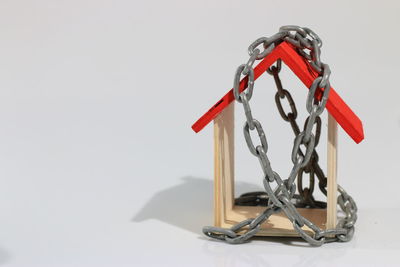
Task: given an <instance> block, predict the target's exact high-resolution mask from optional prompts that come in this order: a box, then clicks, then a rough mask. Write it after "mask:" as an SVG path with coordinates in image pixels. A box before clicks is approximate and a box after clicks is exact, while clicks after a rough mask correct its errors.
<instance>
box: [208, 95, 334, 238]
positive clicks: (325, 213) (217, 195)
mask: <svg viewBox="0 0 400 267" xmlns="http://www.w3.org/2000/svg"><path fill="white" fill-rule="evenodd" d="M328 116H329V117H328V148H327V150H328V183H327V192H328V197H327V198H328V199H327V209H298V211H299V212H300V214H301V215H302V216H304V217H306V218H307V219H309V220H310V221H312V222H313V223H314V224H316V225H317V226H318V227H320V228H322V229H333V228H335V226H336V217H337V215H336V198H337V183H336V173H337V160H336V158H337V122H336V120H335V119H334V118H333V117H331V116H330V115H328ZM234 155H235V154H234V102H233V103H231V104H230V105H229V106H228V107H227V108H225V109H224V110H223V111H222V112H221V113H220V114H219V115H218V116H217V117H216V118H215V119H214V164H215V166H214V176H215V177H214V224H215V226H218V227H231V226H233V225H234V224H236V223H238V222H240V221H242V220H245V219H248V218H254V217H256V216H257V215H258V214H260V213H261V212H262V211H263V210H264V209H265V208H264V207H249V206H235V205H234V195H235V194H234V172H235V170H234ZM303 229H304V230H306V231H311V230H310V229H309V228H308V227H307V226H304V227H303ZM257 235H260V236H298V234H297V232H296V231H295V230H294V229H293V226H292V224H291V222H290V221H289V220H288V219H287V218H286V216H285V214H284V213H282V212H281V213H278V214H274V215H272V216H271V217H270V218H269V219H268V220H267V221H266V222H265V223H263V224H262V226H261V230H260V231H259V232H258V233H257Z"/></svg>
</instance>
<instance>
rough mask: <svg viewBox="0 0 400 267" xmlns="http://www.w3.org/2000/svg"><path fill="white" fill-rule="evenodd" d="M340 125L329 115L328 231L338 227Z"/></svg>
mask: <svg viewBox="0 0 400 267" xmlns="http://www.w3.org/2000/svg"><path fill="white" fill-rule="evenodd" d="M337 133H338V124H337V122H336V120H335V119H334V118H333V117H332V115H330V114H328V177H327V178H328V183H327V193H328V196H327V198H328V200H327V220H326V229H334V228H335V227H336V218H337V214H336V206H337V143H338V136H337Z"/></svg>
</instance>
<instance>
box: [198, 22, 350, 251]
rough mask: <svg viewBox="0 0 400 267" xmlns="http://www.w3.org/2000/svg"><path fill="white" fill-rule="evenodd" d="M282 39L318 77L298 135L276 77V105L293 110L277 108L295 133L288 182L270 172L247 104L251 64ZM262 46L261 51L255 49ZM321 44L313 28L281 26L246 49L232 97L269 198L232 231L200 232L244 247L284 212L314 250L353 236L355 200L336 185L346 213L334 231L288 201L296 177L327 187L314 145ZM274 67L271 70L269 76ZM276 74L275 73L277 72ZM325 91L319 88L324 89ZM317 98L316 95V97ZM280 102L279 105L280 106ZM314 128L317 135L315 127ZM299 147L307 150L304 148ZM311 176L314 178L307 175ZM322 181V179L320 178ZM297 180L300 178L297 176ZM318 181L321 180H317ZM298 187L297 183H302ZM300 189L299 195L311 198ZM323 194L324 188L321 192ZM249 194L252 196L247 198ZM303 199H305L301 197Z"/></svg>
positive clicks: (324, 95) (324, 96)
mask: <svg viewBox="0 0 400 267" xmlns="http://www.w3.org/2000/svg"><path fill="white" fill-rule="evenodd" d="M283 41H286V42H288V43H290V44H292V45H293V46H294V47H295V48H296V50H297V52H298V53H299V54H300V55H301V56H302V57H303V58H304V59H305V60H306V61H307V62H308V63H309V64H310V66H311V67H312V68H313V69H314V71H316V72H317V73H318V74H319V75H318V77H316V78H315V80H314V81H313V83H312V85H311V87H310V90H309V92H308V96H307V101H306V109H307V111H308V113H309V116H308V118H307V120H306V121H305V126H304V129H303V131H300V129H299V127H298V125H297V123H296V121H295V119H296V117H297V110H296V108H295V105H294V101H293V99H292V97H291V96H290V94H289V93H288V91H287V90H285V89H283V87H282V84H281V83H280V79H277V78H276V77H275V75H274V78H275V82H276V83H277V87H278V92H277V96H276V99H277V98H279V99H278V100H277V105H279V104H278V101H280V99H282V98H286V99H287V100H288V102H289V105H290V107H291V112H289V113H288V114H285V112H284V111H283V108H282V105H280V106H278V110H279V112H280V114H281V116H282V117H283V118H284V119H285V120H287V121H289V122H290V124H291V126H292V128H293V131H294V132H295V134H296V137H295V139H294V145H293V149H292V155H291V158H292V162H293V167H292V169H291V171H290V174H289V176H288V178H287V179H285V180H282V179H281V177H280V176H279V174H278V173H276V172H275V171H273V169H272V167H271V163H270V161H269V158H268V156H267V151H268V142H267V138H266V136H265V133H264V130H263V128H262V126H261V123H260V122H259V121H258V120H256V119H255V118H254V117H253V115H252V112H251V108H250V104H249V101H250V100H251V97H252V94H253V88H254V69H253V64H254V63H255V61H256V60H261V59H263V58H264V57H266V56H267V55H268V54H269V53H270V52H271V51H272V50H273V49H274V48H275V46H277V45H278V44H279V43H281V42H283ZM260 46H262V47H263V49H262V50H260V49H259V48H258V47H260ZM321 46H322V41H321V39H320V38H319V37H318V35H317V34H315V33H314V32H313V31H312V30H310V29H309V28H305V27H299V26H284V27H281V28H280V29H279V32H278V33H277V34H275V35H273V36H271V37H269V38H266V37H261V38H259V39H257V40H256V41H254V42H253V43H252V44H251V45H250V46H249V49H248V52H249V55H250V59H249V60H248V61H247V63H246V64H243V65H240V66H239V67H238V69H237V70H236V73H235V78H234V83H233V84H234V85H233V93H234V97H235V99H236V101H238V102H239V103H242V104H243V108H244V111H245V116H246V121H245V124H244V126H243V133H244V137H245V140H246V144H247V146H248V148H249V150H250V152H251V153H252V154H253V155H254V156H256V157H257V158H258V160H259V162H260V165H261V168H262V170H263V174H264V179H263V183H264V188H265V191H266V194H267V196H268V198H267V199H266V201H265V202H266V203H265V204H267V207H266V209H265V210H264V211H263V212H262V213H261V214H260V215H258V216H257V217H256V218H251V219H247V220H244V221H242V222H240V223H238V224H236V225H234V226H233V227H231V228H229V229H226V228H221V227H214V226H206V227H204V228H203V233H204V234H205V235H207V236H209V237H212V238H215V239H219V240H225V241H226V242H228V243H232V244H238V243H243V242H245V241H247V240H248V239H250V238H251V237H252V236H254V235H255V234H256V233H257V232H258V231H259V230H260V227H261V224H262V223H263V222H265V221H266V220H267V219H268V218H269V217H270V216H271V215H272V214H275V213H279V212H283V213H284V214H285V215H286V216H287V218H288V219H289V220H290V221H291V223H292V225H293V228H294V229H295V230H296V231H297V233H298V234H299V235H300V236H301V237H302V238H303V239H304V240H306V241H307V242H308V243H310V244H311V245H314V246H320V245H322V244H323V243H325V242H332V241H349V240H350V239H351V238H352V236H353V234H354V224H355V222H356V220H357V206H356V204H355V202H354V200H353V199H352V198H351V197H350V196H349V195H348V194H347V193H346V191H344V190H343V188H342V187H340V186H338V192H339V197H338V204H339V206H340V208H341V209H342V210H343V212H344V213H345V215H346V216H345V217H344V218H342V219H341V220H339V223H338V225H337V227H336V228H335V229H330V230H322V229H320V228H319V227H318V226H316V225H315V224H313V223H312V222H310V221H309V220H308V219H306V218H304V217H303V216H302V215H300V213H299V212H298V211H297V209H296V207H295V205H294V204H293V202H292V199H296V198H297V197H296V196H295V192H296V185H295V179H296V177H297V176H298V175H299V173H300V172H303V171H304V172H310V177H311V175H312V176H314V175H317V177H318V178H319V180H320V184H319V187H320V188H321V190H322V188H323V189H325V187H326V180H325V181H323V180H324V178H325V175H324V174H323V171H322V169H321V168H320V166H319V164H318V154H317V153H316V152H315V147H316V145H317V144H318V141H319V133H320V127H321V126H320V125H321V123H320V118H319V116H320V115H321V114H322V112H323V111H324V110H325V106H326V103H327V100H328V97H329V91H330V83H329V77H330V69H329V66H328V65H327V64H325V63H323V62H322V61H321V59H320V53H321V51H320V48H321ZM275 68H276V69H275V70H280V68H281V62H280V61H278V63H277V66H276V67H275ZM272 71H273V68H272V69H270V70H269V72H270V73H271V72H272ZM278 72H279V71H278ZM242 75H244V76H247V89H246V90H244V91H243V92H240V91H239V83H240V80H241V79H240V78H241V76H242ZM322 89H323V90H322ZM317 96H318V97H317ZM279 103H280V102H279ZM315 127H316V131H315V133H316V134H315V135H314V131H313V130H314V128H315ZM254 130H256V132H257V134H258V137H259V141H260V143H259V144H258V145H255V144H254V142H253V140H252V138H251V135H250V131H254ZM302 146H303V147H304V148H305V151H303V150H302ZM311 172H312V174H311ZM320 177H324V178H320ZM300 180H301V178H300ZM321 180H322V181H323V182H321ZM300 183H301V182H300ZM304 191H306V190H303V195H305V194H310V193H312V192H310V191H311V184H310V188H308V191H309V192H308V193H305V192H304ZM325 193H326V190H325ZM249 196H251V195H249ZM303 197H304V196H303ZM305 225H306V226H307V227H308V228H309V229H311V231H312V232H313V234H312V235H309V234H307V232H306V231H304V230H303V229H302V227H303V226H305Z"/></svg>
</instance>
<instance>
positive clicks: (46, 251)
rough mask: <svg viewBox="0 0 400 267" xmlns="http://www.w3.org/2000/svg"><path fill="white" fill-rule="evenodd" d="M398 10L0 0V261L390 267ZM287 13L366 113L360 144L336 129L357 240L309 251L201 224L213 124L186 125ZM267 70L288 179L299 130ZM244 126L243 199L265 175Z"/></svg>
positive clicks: (260, 106) (398, 120)
mask: <svg viewBox="0 0 400 267" xmlns="http://www.w3.org/2000/svg"><path fill="white" fill-rule="evenodd" d="M399 9H400V5H399V3H398V1H376V2H372V1H351V2H350V1H330V2H325V1H297V2H295V3H290V2H289V1H281V2H279V1H252V2H250V1H238V0H235V1H227V0H221V1H211V0H207V1H183V0H179V1H178V0H172V1H120V0H118V1H111V0H104V1H94V0H91V1H90V0H80V1H77V0H72V1H50V0H48V1H45V0H40V1H7V0H5V1H1V2H0V33H1V34H0V216H1V217H0V218H1V219H0V265H4V266H153V265H154V266H192V265H193V266H230V267H231V266H345V265H349V266H367V265H369V266H396V265H399V259H398V257H399V253H400V231H399V226H398V222H399V219H400V216H399V213H400V205H399V204H400V193H399V185H400V182H399V171H400V167H399V163H400V160H399V150H400V107H399V104H398V99H399V97H400V93H399V91H400V88H399V85H398V84H399V82H398V77H399V73H400V72H399V71H400V68H399V64H398V62H399V59H400V58H399V50H398V44H399V41H400V39H399V35H398V34H397V31H398V26H399V22H400V20H399V17H398V14H397V13H398V11H399ZM285 24H298V25H302V26H308V27H310V28H312V29H314V30H315V31H316V32H317V33H319V34H320V36H321V38H322V39H323V41H324V46H323V48H322V60H323V61H325V62H327V63H329V64H330V66H331V69H332V84H333V86H334V87H335V89H336V90H337V91H338V92H339V94H340V95H341V96H342V97H343V98H344V99H345V100H346V101H347V103H348V104H349V105H350V106H351V107H352V108H353V109H354V110H355V111H356V113H357V114H358V115H359V116H360V118H361V119H362V120H363V122H364V127H365V136H366V139H365V140H364V141H363V142H362V143H361V144H359V145H356V144H354V143H353V142H352V141H351V140H350V139H349V138H348V137H347V136H346V134H345V133H344V132H343V130H340V132H339V133H340V137H339V142H340V147H339V149H340V151H339V183H340V184H342V185H343V186H344V187H345V188H346V190H347V191H348V192H349V193H350V194H351V195H352V196H354V198H355V200H356V201H357V203H358V206H359V220H358V222H357V225H356V233H355V237H354V239H353V240H352V241H351V242H349V243H333V244H327V245H324V246H323V247H320V248H312V247H309V246H308V245H307V244H306V243H304V242H301V241H300V240H298V239H282V238H267V239H265V240H254V241H252V242H250V243H247V244H243V245H228V244H225V243H221V242H215V241H210V240H209V239H207V238H205V237H204V236H203V235H202V234H201V227H202V226H204V225H208V224H211V223H212V221H213V219H212V216H213V215H212V177H213V173H212V171H213V155H212V152H213V149H212V127H207V128H205V129H204V131H203V132H201V133H200V134H194V133H193V132H192V131H191V129H190V126H191V124H192V123H193V122H194V121H195V120H196V119H197V118H198V117H199V116H200V115H202V114H203V112H205V111H206V110H207V109H208V108H209V107H210V106H211V105H212V104H214V103H215V102H216V100H218V99H219V97H221V96H222V95H223V94H224V93H225V92H226V90H227V89H229V88H230V86H231V85H232V79H233V74H234V71H235V68H236V67H237V66H238V65H239V64H242V63H244V62H246V61H247V57H248V56H247V46H248V45H249V44H250V43H251V42H252V41H253V40H255V39H256V38H258V37H260V36H269V35H272V34H273V33H275V32H276V31H277V30H278V28H279V27H280V26H281V25H285ZM282 75H283V81H284V86H285V88H288V89H289V90H290V91H291V92H293V95H294V97H295V98H296V99H297V101H296V102H297V105H298V107H299V112H300V113H301V114H303V115H302V116H301V118H299V120H300V121H302V120H303V119H304V114H305V113H304V112H305V108H304V105H305V95H306V90H305V89H304V88H303V85H302V84H300V83H299V82H298V80H297V79H296V78H295V77H294V75H292V74H291V73H290V72H289V71H288V69H287V68H286V69H284V70H283V72H282ZM265 77H266V78H263V79H260V81H257V84H256V89H255V97H254V99H256V100H253V101H254V106H255V109H254V114H256V117H257V118H260V120H261V121H262V123H263V125H265V126H264V129H266V132H267V135H268V138H269V139H268V140H269V143H270V150H269V153H270V155H271V160H272V161H273V167H274V168H275V169H276V170H278V171H279V172H280V173H281V174H282V175H284V174H285V173H286V172H287V171H288V168H289V166H290V156H289V155H290V147H291V144H292V142H293V141H292V140H293V136H292V133H291V132H290V128H289V127H288V125H287V124H284V122H282V120H280V119H279V116H278V112H277V111H276V108H275V106H274V103H273V94H274V90H275V89H274V88H273V87H272V86H273V82H272V79H271V78H270V77H267V76H265ZM259 88H263V89H259ZM297 88H303V89H297ZM252 103H253V102H252ZM237 111H238V114H239V115H238V118H237V120H238V123H239V125H241V124H242V120H243V115H242V114H241V111H242V110H241V108H240V109H239V108H238V109H237ZM241 116H242V117H241ZM301 123H302V122H301ZM325 124H326V123H325ZM237 132H238V135H237V146H236V150H237V157H238V162H240V164H239V163H238V164H237V181H238V183H237V185H236V190H237V193H240V192H245V191H247V190H252V189H254V188H261V186H262V182H261V179H262V177H261V176H260V172H261V171H260V169H259V166H258V163H257V161H256V160H255V159H254V158H252V157H251V156H249V155H248V154H249V152H248V151H247V148H246V147H245V145H244V140H243V137H242V136H241V134H240V133H241V130H240V129H238V130H237ZM323 134H326V128H324V133H323ZM324 142H325V141H324V139H323V140H322V141H321V144H323V143H324ZM319 150H320V154H321V158H322V159H321V161H322V162H323V160H324V159H325V158H326V157H325V154H324V153H325V147H323V145H320V148H319Z"/></svg>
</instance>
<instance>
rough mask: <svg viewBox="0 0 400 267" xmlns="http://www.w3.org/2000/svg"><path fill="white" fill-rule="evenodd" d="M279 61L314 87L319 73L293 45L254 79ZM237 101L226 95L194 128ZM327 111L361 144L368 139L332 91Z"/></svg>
mask: <svg viewBox="0 0 400 267" xmlns="http://www.w3.org/2000/svg"><path fill="white" fill-rule="evenodd" d="M278 59H282V61H283V62H284V63H285V64H286V65H287V66H288V67H289V68H290V69H291V70H292V71H293V72H294V73H295V74H296V75H297V76H298V77H299V78H300V80H301V81H302V82H303V83H304V85H305V86H306V87H307V88H310V86H311V84H312V82H313V81H314V79H315V77H316V76H317V73H315V72H314V71H313V70H312V68H311V67H310V65H309V64H308V62H306V61H305V60H303V58H302V57H301V56H300V55H299V54H298V53H297V52H296V50H295V49H294V48H293V47H292V45H290V44H288V43H286V42H283V43H281V44H280V45H278V46H277V47H276V48H275V49H274V50H273V51H272V52H271V53H270V54H269V55H268V56H266V57H265V58H264V59H263V60H262V61H261V62H260V63H259V64H258V65H257V66H256V67H255V68H254V79H255V80H256V79H257V78H258V77H260V76H261V74H263V73H265V71H266V70H267V69H268V68H269V67H270V66H271V65H272V64H274V63H275V62H276V61H277V60H278ZM246 87H247V77H245V78H243V79H242V80H241V81H240V86H239V91H240V92H242V91H243V90H245V89H246ZM234 100H235V98H234V96H233V89H231V90H230V91H229V92H228V93H226V94H225V95H224V96H223V97H222V98H221V99H220V100H219V101H218V102H217V103H216V104H215V105H213V106H212V107H211V108H210V109H209V110H208V111H207V112H206V113H205V114H204V115H203V116H202V117H201V118H200V119H198V120H197V121H196V122H195V123H194V124H193V125H192V129H193V130H194V131H195V132H196V133H197V132H199V131H201V130H202V129H203V128H204V127H205V126H206V125H207V124H208V123H209V122H210V121H212V120H213V119H214V118H215V117H216V116H217V115H218V114H219V113H220V112H221V111H222V110H224V108H226V107H227V106H228V105H229V104H230V103H231V102H232V101H234ZM326 109H327V110H328V112H329V113H330V114H331V115H332V116H333V117H334V118H335V120H336V121H337V122H338V123H339V125H340V126H342V128H343V130H345V132H346V133H347V134H348V135H349V136H350V137H351V138H352V139H353V140H354V141H355V142H356V143H357V144H358V143H360V142H361V141H362V140H363V139H364V130H363V126H362V122H361V120H360V119H359V118H358V117H357V115H356V114H355V113H354V112H353V111H352V110H351V108H350V107H349V106H348V105H347V104H346V103H345V102H344V101H343V99H342V98H341V97H340V96H339V95H338V94H337V93H336V91H335V90H334V89H333V88H331V91H330V93H329V99H328V102H327V104H326Z"/></svg>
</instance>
